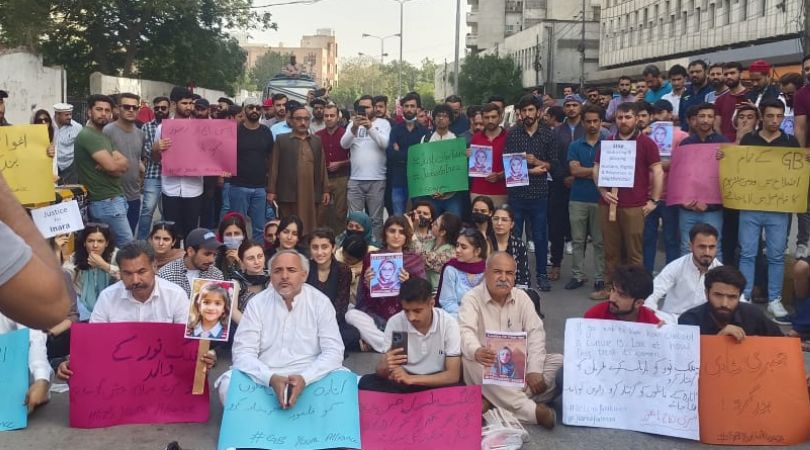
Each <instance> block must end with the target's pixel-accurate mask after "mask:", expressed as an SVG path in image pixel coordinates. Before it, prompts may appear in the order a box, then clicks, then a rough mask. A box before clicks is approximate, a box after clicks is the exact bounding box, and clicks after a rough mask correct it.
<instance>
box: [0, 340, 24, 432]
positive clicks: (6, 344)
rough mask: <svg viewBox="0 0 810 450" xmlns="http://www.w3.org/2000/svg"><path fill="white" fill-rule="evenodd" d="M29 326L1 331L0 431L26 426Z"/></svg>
mask: <svg viewBox="0 0 810 450" xmlns="http://www.w3.org/2000/svg"><path fill="white" fill-rule="evenodd" d="M28 332H29V331H28V328H23V329H21V330H17V331H12V332H10V333H6V334H2V335H0V399H2V400H0V431H9V430H19V429H21V428H25V427H27V426H28V409H27V408H26V407H25V405H24V404H23V403H24V402H25V393H26V392H27V391H28Z"/></svg>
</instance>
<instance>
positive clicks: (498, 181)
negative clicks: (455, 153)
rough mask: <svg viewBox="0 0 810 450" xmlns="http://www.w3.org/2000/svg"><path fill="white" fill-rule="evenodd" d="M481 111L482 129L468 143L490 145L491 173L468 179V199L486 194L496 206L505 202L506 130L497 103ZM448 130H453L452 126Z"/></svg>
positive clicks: (501, 112) (489, 104) (488, 104)
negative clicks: (504, 164) (504, 161)
mask: <svg viewBox="0 0 810 450" xmlns="http://www.w3.org/2000/svg"><path fill="white" fill-rule="evenodd" d="M481 113H482V115H483V117H484V131H483V132H480V133H476V134H474V135H473V138H472V141H470V144H471V145H483V146H487V147H492V173H490V174H489V175H488V176H487V177H486V178H473V179H472V180H470V199H471V200H472V199H473V198H475V197H477V196H479V195H486V196H488V197H490V198H492V201H493V203H495V207H496V208H497V207H499V206H501V205H503V204H504V203H506V182H505V181H504V178H505V177H504V173H503V151H504V146H505V145H506V130H504V129H503V127H502V126H501V120H502V119H503V111H501V109H500V108H499V107H498V105H496V104H494V103H487V104H486V105H484V108H483V109H482V111H481ZM450 131H453V128H452V126H451V127H450ZM515 229H517V227H515ZM543 265H545V263H544V264H543Z"/></svg>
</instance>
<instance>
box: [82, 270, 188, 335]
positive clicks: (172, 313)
mask: <svg viewBox="0 0 810 450" xmlns="http://www.w3.org/2000/svg"><path fill="white" fill-rule="evenodd" d="M189 303H190V300H189V299H188V296H187V295H186V291H184V290H183V288H181V287H180V286H178V285H176V284H174V283H172V282H170V281H166V280H164V279H163V278H160V277H158V276H156V277H155V289H154V290H152V295H150V296H149V298H148V299H147V300H146V301H145V302H140V301H138V300H136V299H135V297H133V296H132V292H130V291H128V290H127V288H126V287H125V286H124V282H123V281H119V282H117V283H115V284H113V285H111V286H109V287H107V289H104V290H103V291H101V293H100V294H98V301H97V302H96V306H95V308H93V314H91V315H90V323H115V322H153V323H182V324H185V323H186V321H187V318H188V308H189Z"/></svg>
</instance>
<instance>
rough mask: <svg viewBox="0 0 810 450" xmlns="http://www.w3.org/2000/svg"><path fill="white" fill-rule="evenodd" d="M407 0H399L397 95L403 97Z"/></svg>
mask: <svg viewBox="0 0 810 450" xmlns="http://www.w3.org/2000/svg"><path fill="white" fill-rule="evenodd" d="M405 1H407V0H399V74H398V76H397V78H398V80H397V85H398V86H399V89H398V90H397V97H399V98H402V41H404V40H405V39H404V36H405V35H404V34H403V33H404V32H405V30H404V27H403V23H404V19H403V13H404V11H405Z"/></svg>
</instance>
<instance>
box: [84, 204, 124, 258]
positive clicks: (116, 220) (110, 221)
mask: <svg viewBox="0 0 810 450" xmlns="http://www.w3.org/2000/svg"><path fill="white" fill-rule="evenodd" d="M90 216H91V217H92V218H93V220H95V221H96V222H101V223H105V224H107V225H109V227H110V231H112V234H113V240H114V241H115V246H116V247H118V248H121V247H123V246H124V245H126V244H128V243H130V242H132V228H130V227H129V220H127V200H126V199H125V198H124V196H123V195H119V196H118V197H113V198H108V199H104V200H100V201H97V202H90Z"/></svg>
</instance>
